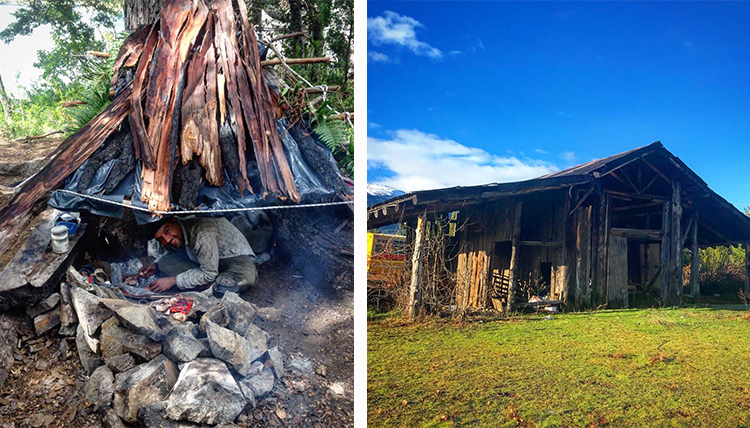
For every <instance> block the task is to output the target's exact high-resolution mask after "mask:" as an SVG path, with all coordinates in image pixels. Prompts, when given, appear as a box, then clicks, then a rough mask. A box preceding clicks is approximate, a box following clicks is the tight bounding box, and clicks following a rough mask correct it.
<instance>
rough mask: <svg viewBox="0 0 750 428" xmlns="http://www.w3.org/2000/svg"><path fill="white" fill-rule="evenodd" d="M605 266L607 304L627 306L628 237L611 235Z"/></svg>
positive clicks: (618, 306)
mask: <svg viewBox="0 0 750 428" xmlns="http://www.w3.org/2000/svg"><path fill="white" fill-rule="evenodd" d="M608 255H609V264H608V266H607V273H608V275H607V306H608V307H609V308H611V309H620V308H627V307H628V238H626V237H624V236H611V237H610V240H609V254H608Z"/></svg>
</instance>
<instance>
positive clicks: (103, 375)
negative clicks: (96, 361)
mask: <svg viewBox="0 0 750 428" xmlns="http://www.w3.org/2000/svg"><path fill="white" fill-rule="evenodd" d="M83 392H84V394H85V396H86V401H88V402H89V403H91V404H93V405H94V407H95V408H97V409H98V408H102V407H104V406H109V405H110V404H111V403H112V394H113V393H114V392H115V376H114V375H113V374H112V370H110V369H109V367H107V366H99V367H97V368H96V370H94V372H93V373H91V376H89V378H88V380H87V381H86V384H85V385H84V386H83Z"/></svg>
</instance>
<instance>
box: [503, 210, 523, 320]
mask: <svg viewBox="0 0 750 428" xmlns="http://www.w3.org/2000/svg"><path fill="white" fill-rule="evenodd" d="M521 208H522V202H516V205H515V208H514V210H513V231H512V235H511V252H510V269H509V270H508V271H509V273H508V284H509V285H508V302H507V303H506V309H505V311H506V312H511V311H512V310H513V304H514V303H515V300H516V278H518V241H519V238H520V236H521Z"/></svg>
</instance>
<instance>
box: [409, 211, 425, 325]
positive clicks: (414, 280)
mask: <svg viewBox="0 0 750 428" xmlns="http://www.w3.org/2000/svg"><path fill="white" fill-rule="evenodd" d="M425 217H427V210H425V211H424V213H423V214H422V215H421V216H419V217H418V218H417V230H416V237H415V239H414V254H413V255H412V258H411V285H410V286H409V307H408V308H407V309H408V315H409V319H410V320H414V319H415V318H416V317H417V315H419V307H420V306H421V304H422V240H423V239H424V220H425Z"/></svg>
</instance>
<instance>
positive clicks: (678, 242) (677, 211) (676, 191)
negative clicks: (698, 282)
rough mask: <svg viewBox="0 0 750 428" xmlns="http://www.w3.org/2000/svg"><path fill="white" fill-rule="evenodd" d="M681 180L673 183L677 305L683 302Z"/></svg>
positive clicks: (673, 244)
mask: <svg viewBox="0 0 750 428" xmlns="http://www.w3.org/2000/svg"><path fill="white" fill-rule="evenodd" d="M680 187H681V186H680V182H679V181H677V180H675V181H674V182H673V185H672V230H673V233H672V247H673V248H674V250H673V251H674V252H673V253H672V257H673V259H672V270H671V272H672V276H673V278H672V287H673V289H672V293H671V298H672V299H673V301H674V303H673V304H675V305H679V304H681V303H682V288H683V286H682V285H683V278H682V276H683V270H682V248H683V246H682V239H681V237H680V235H681V234H682V227H681V220H682V199H681V191H680Z"/></svg>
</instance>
